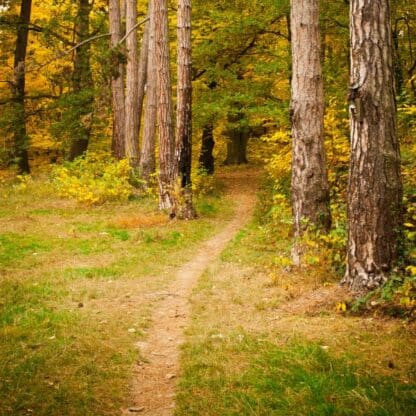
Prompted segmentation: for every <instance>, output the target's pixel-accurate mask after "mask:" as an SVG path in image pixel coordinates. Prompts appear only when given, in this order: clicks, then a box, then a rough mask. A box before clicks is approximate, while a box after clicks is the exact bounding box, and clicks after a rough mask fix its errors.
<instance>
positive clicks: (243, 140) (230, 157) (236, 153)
mask: <svg viewBox="0 0 416 416" xmlns="http://www.w3.org/2000/svg"><path fill="white" fill-rule="evenodd" d="M248 139H249V131H248V129H244V128H241V129H234V130H233V131H231V132H229V134H228V140H227V157H226V159H225V161H224V165H226V166H229V165H244V164H246V163H248V160H247V144H248Z"/></svg>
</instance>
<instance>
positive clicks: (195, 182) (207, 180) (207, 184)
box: [192, 169, 215, 197]
mask: <svg viewBox="0 0 416 416" xmlns="http://www.w3.org/2000/svg"><path fill="white" fill-rule="evenodd" d="M214 191H215V179H214V177H213V176H212V175H208V173H207V172H206V171H204V170H201V169H200V170H198V171H196V172H195V173H193V174H192V192H193V194H194V195H195V196H197V197H198V196H203V195H209V194H212V193H213V192H214Z"/></svg>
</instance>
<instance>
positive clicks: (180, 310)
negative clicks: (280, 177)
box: [125, 171, 258, 416]
mask: <svg viewBox="0 0 416 416" xmlns="http://www.w3.org/2000/svg"><path fill="white" fill-rule="evenodd" d="M221 181H222V182H223V183H224V184H225V186H226V193H227V195H228V197H229V198H231V199H232V201H233V203H234V204H235V211H234V213H233V217H232V219H231V220H230V221H229V222H228V223H227V224H226V225H225V226H224V228H223V229H222V231H220V232H219V233H218V234H216V235H215V236H214V237H212V238H210V239H209V240H207V241H205V242H204V243H202V244H201V246H200V247H199V248H198V249H197V251H196V253H195V255H194V257H193V258H192V259H191V260H190V261H188V262H187V263H185V264H184V265H183V266H181V268H180V269H179V270H178V271H177V272H176V273H175V275H174V276H173V277H172V283H171V284H170V285H169V288H168V289H167V291H166V292H164V293H163V299H162V300H161V301H160V303H159V305H158V306H157V307H156V309H155V311H154V312H153V314H152V325H151V327H150V329H149V330H148V333H147V337H146V340H145V341H144V342H141V343H140V344H139V345H140V350H141V355H142V358H143V359H142V360H141V361H139V363H138V364H137V366H136V369H135V374H136V378H135V380H134V388H133V394H134V402H133V406H130V407H129V408H127V409H126V410H125V413H126V414H131V412H134V411H135V410H136V411H140V412H143V414H146V415H153V416H168V415H171V414H173V409H174V407H175V404H174V403H175V402H174V399H175V384H176V378H177V376H178V374H179V371H180V368H179V352H180V349H179V348H180V346H181V345H182V344H183V342H184V329H185V328H186V327H187V326H188V325H189V318H190V295H191V293H192V290H193V289H194V287H195V285H196V284H197V282H198V279H199V278H200V277H201V276H202V274H203V273H204V271H206V270H207V268H208V266H209V265H210V264H211V263H213V262H214V261H215V260H216V259H217V258H218V256H219V255H220V254H221V252H222V251H223V250H224V249H225V247H226V245H227V244H228V243H229V242H230V241H231V239H232V238H233V237H235V235H236V233H237V232H238V230H239V229H241V228H242V227H243V226H244V225H245V223H246V222H247V221H248V220H249V219H250V217H251V216H252V214H253V209H254V206H255V202H256V194H255V190H256V189H257V182H258V172H256V171H243V172H242V171H237V172H234V173H233V172H228V173H227V174H225V175H222V176H221Z"/></svg>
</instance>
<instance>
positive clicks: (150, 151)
mask: <svg viewBox="0 0 416 416" xmlns="http://www.w3.org/2000/svg"><path fill="white" fill-rule="evenodd" d="M156 82H157V74H156V63H155V24H154V0H149V45H148V59H147V76H146V100H145V110H144V121H143V139H142V146H141V154H140V172H141V176H142V178H143V179H144V180H145V181H148V180H149V178H150V175H151V174H152V173H154V172H155V168H156V162H155V138H156V119H157V90H156Z"/></svg>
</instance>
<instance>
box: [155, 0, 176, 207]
mask: <svg viewBox="0 0 416 416" xmlns="http://www.w3.org/2000/svg"><path fill="white" fill-rule="evenodd" d="M154 7H155V42H156V68H157V92H158V120H159V206H160V208H161V209H167V210H172V211H173V215H174V209H175V207H174V199H173V179H174V168H173V152H174V132H173V126H172V97H171V88H172V87H171V77H170V70H169V63H170V57H169V32H168V10H167V0H154Z"/></svg>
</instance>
